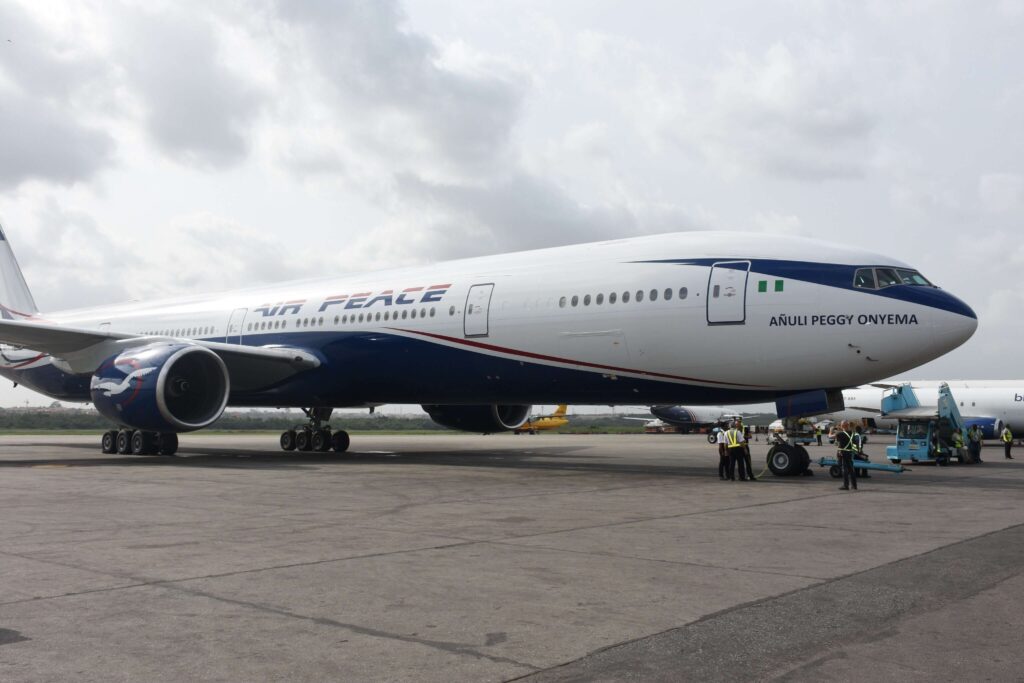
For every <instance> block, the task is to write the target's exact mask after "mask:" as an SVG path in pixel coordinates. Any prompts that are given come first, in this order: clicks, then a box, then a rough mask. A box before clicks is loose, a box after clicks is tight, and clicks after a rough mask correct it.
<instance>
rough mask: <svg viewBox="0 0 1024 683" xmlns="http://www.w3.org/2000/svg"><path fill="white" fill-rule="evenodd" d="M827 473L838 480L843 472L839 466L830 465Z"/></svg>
mask: <svg viewBox="0 0 1024 683" xmlns="http://www.w3.org/2000/svg"><path fill="white" fill-rule="evenodd" d="M828 473H829V475H830V476H831V477H832V478H833V479H839V478H840V477H842V476H843V470H842V468H841V467H839V465H832V467H829V468H828Z"/></svg>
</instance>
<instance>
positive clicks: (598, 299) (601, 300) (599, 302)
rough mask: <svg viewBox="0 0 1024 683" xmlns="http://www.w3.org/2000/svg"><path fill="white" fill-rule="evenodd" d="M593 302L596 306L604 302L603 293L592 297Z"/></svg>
mask: <svg viewBox="0 0 1024 683" xmlns="http://www.w3.org/2000/svg"><path fill="white" fill-rule="evenodd" d="M594 303H596V304H597V305H598V306H600V305H601V304H603V303H604V294H598V295H597V297H596V298H595V299H594Z"/></svg>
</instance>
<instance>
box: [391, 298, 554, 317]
mask: <svg viewBox="0 0 1024 683" xmlns="http://www.w3.org/2000/svg"><path fill="white" fill-rule="evenodd" d="M562 303H563V305H564V303H565V297H564V296H563V297H562ZM448 315H455V307H454V306H450V307H449V308H448ZM402 320H405V311H402Z"/></svg>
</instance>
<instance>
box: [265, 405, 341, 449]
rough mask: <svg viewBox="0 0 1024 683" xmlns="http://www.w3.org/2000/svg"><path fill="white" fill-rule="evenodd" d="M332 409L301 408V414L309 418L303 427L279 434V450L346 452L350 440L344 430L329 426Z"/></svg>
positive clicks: (296, 427)
mask: <svg viewBox="0 0 1024 683" xmlns="http://www.w3.org/2000/svg"><path fill="white" fill-rule="evenodd" d="M333 410H334V409H333V408H303V409H302V412H303V413H305V414H306V417H307V418H309V422H307V423H306V424H304V425H296V426H295V427H293V428H292V429H289V430H286V431H285V432H283V433H282V434H281V449H282V450H285V451H316V452H318V453H326V452H327V451H330V450H333V451H334V452H335V453H344V452H345V451H347V450H348V446H349V442H350V439H349V437H348V432H346V431H345V430H344V429H337V430H332V429H331V426H330V425H329V424H324V423H325V422H326V421H327V420H329V419H331V413H332V412H333Z"/></svg>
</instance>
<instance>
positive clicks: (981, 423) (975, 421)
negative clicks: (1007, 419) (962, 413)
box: [964, 417, 1003, 439]
mask: <svg viewBox="0 0 1024 683" xmlns="http://www.w3.org/2000/svg"><path fill="white" fill-rule="evenodd" d="M964 426H965V427H967V428H968V429H970V428H971V427H981V436H982V438H984V439H998V438H999V433H1000V432H1001V431H1003V421H1002V420H1000V419H999V418H997V417H966V418H964Z"/></svg>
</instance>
